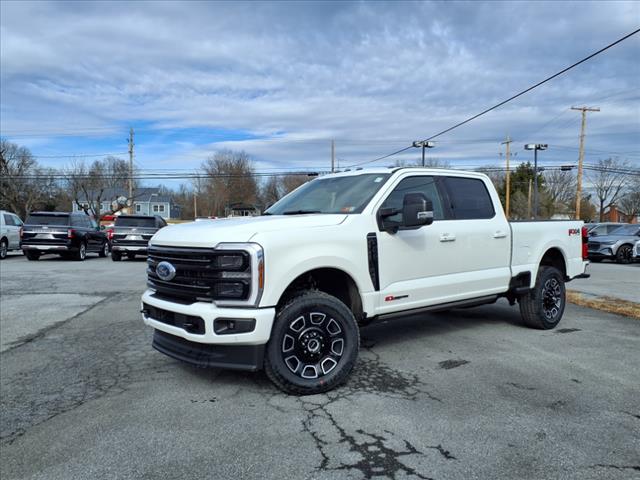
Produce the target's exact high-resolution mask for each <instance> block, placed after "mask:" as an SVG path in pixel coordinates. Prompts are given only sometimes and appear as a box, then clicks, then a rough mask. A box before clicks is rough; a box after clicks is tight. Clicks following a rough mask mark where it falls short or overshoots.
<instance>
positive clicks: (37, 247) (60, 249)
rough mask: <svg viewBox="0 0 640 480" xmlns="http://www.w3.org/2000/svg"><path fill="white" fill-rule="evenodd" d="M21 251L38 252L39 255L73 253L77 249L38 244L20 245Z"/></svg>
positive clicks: (66, 246)
mask: <svg viewBox="0 0 640 480" xmlns="http://www.w3.org/2000/svg"><path fill="white" fill-rule="evenodd" d="M21 248H22V250H23V251H27V250H30V251H34V252H40V253H48V252H54V253H61V252H75V251H76V250H78V249H77V248H74V247H72V246H69V245H42V244H38V245H29V244H24V243H23V244H22V247H21Z"/></svg>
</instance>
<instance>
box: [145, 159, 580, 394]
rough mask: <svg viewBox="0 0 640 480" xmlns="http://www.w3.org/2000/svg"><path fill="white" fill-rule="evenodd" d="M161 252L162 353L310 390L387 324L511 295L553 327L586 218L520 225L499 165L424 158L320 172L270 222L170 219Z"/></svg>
mask: <svg viewBox="0 0 640 480" xmlns="http://www.w3.org/2000/svg"><path fill="white" fill-rule="evenodd" d="M148 252H149V256H148V264H149V268H148V270H147V272H148V279H147V280H148V283H147V285H148V290H147V291H146V292H145V293H144V295H143V296H142V314H143V319H144V322H145V323H146V324H147V325H149V326H151V327H153V328H154V330H155V332H154V340H153V347H154V348H156V349H157V350H159V351H160V352H163V353H165V354H167V355H169V356H171V357H174V358H176V359H180V360H183V361H186V362H189V363H192V364H195V365H199V366H214V367H227V368H234V369H245V370H258V369H262V368H264V369H265V370H266V372H267V374H268V376H269V378H270V379H271V380H272V381H273V382H274V383H275V384H276V385H277V386H278V387H280V388H281V389H283V390H285V391H287V392H291V393H296V394H314V393H319V392H324V391H327V390H330V389H332V388H334V387H336V386H337V385H339V384H340V383H342V382H343V381H345V380H346V378H347V377H348V375H349V373H350V372H351V370H352V368H353V367H354V365H355V363H356V358H357V355H358V349H359V327H360V326H361V325H364V324H366V323H368V322H370V321H371V320H373V319H376V318H377V319H391V318H394V317H399V316H403V315H408V314H421V313H423V312H428V311H437V310H447V309H450V308H456V307H471V306H475V305H483V304H488V303H493V302H495V301H496V300H498V299H499V298H500V297H505V298H507V299H508V300H509V302H510V303H511V304H514V303H516V302H518V303H519V304H520V315H521V316H522V318H523V320H524V322H525V323H526V324H527V325H529V326H531V327H534V328H539V329H550V328H554V327H555V326H556V325H557V324H558V322H559V321H560V319H561V318H562V315H563V312H564V308H565V302H566V299H565V282H567V281H570V280H572V279H575V278H580V277H587V276H588V275H586V274H585V268H586V266H587V264H588V261H587V229H586V228H583V223H582V222H581V221H550V222H540V221H536V222H514V223H509V222H508V221H507V219H506V217H505V215H504V212H503V210H502V206H501V204H500V199H499V197H498V194H497V192H496V190H495V189H494V187H493V185H492V183H491V180H489V178H488V177H487V176H486V175H483V174H480V173H476V172H461V171H458V170H440V169H433V170H431V169H425V168H394V169H387V168H384V169H381V168H376V169H367V170H355V171H349V172H343V173H338V174H332V175H326V176H323V177H319V178H317V179H315V180H312V181H310V182H308V183H306V184H304V185H303V186H301V187H299V188H298V189H296V190H294V191H293V192H291V193H290V194H289V195H287V196H285V197H284V198H282V199H281V200H280V201H278V202H277V203H276V204H275V205H273V206H272V207H271V208H269V209H268V210H267V211H266V213H265V214H264V215H263V216H260V217H241V218H233V219H227V220H225V221H220V222H192V223H187V224H181V225H174V226H169V227H166V228H163V229H161V230H159V231H158V232H157V233H156V234H155V235H154V236H153V238H152V239H151V241H150V242H149V250H148ZM388 325H389V328H394V326H393V323H392V322H390V323H389V324H388Z"/></svg>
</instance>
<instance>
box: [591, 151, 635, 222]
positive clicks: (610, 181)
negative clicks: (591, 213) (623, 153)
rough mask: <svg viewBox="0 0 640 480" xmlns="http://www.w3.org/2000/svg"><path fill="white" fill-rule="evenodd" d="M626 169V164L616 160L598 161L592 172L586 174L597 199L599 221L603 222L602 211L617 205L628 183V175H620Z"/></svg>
mask: <svg viewBox="0 0 640 480" xmlns="http://www.w3.org/2000/svg"><path fill="white" fill-rule="evenodd" d="M627 167H628V162H626V161H621V160H619V159H617V158H607V159H606V160H598V164H597V167H596V169H595V170H594V171H591V172H589V173H588V174H587V178H588V179H589V181H590V183H591V184H592V185H593V189H594V191H595V194H596V197H597V199H598V214H599V217H600V221H603V220H604V211H605V210H606V209H607V208H609V207H610V206H611V205H613V204H615V203H617V201H618V200H619V199H620V197H621V196H622V194H623V193H624V190H625V187H626V186H627V182H628V175H627V174H626V173H621V172H622V171H623V170H624V169H625V168H627Z"/></svg>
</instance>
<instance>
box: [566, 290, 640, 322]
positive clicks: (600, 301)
mask: <svg viewBox="0 0 640 480" xmlns="http://www.w3.org/2000/svg"><path fill="white" fill-rule="evenodd" d="M567 300H569V301H570V302H571V303H574V304H576V305H580V306H581V307H588V308H594V309H596V310H602V311H603V312H609V313H616V314H618V315H625V316H627V317H633V318H637V319H640V303H635V302H630V301H628V300H621V299H619V298H614V297H607V296H605V297H591V296H586V295H583V294H582V293H578V292H573V291H567Z"/></svg>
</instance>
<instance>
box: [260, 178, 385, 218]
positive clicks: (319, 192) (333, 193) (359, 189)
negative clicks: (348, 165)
mask: <svg viewBox="0 0 640 480" xmlns="http://www.w3.org/2000/svg"><path fill="white" fill-rule="evenodd" d="M389 176H390V175H389V174H388V173H382V174H380V173H375V174H374V173H365V174H362V175H354V176H348V177H329V178H318V179H315V180H312V181H311V182H309V183H305V184H304V185H303V186H301V187H300V188H298V189H297V190H295V191H293V192H291V193H290V194H289V195H287V196H286V197H284V198H282V199H281V200H279V201H278V202H277V203H276V204H275V205H273V206H272V207H271V208H269V209H268V210H267V211H266V212H265V214H267V215H295V214H303V213H360V212H362V210H364V207H366V206H367V203H369V200H371V198H372V197H373V196H374V195H375V194H376V192H377V191H378V190H380V187H381V186H382V185H384V183H385V182H386V181H387V179H388V178H389Z"/></svg>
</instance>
